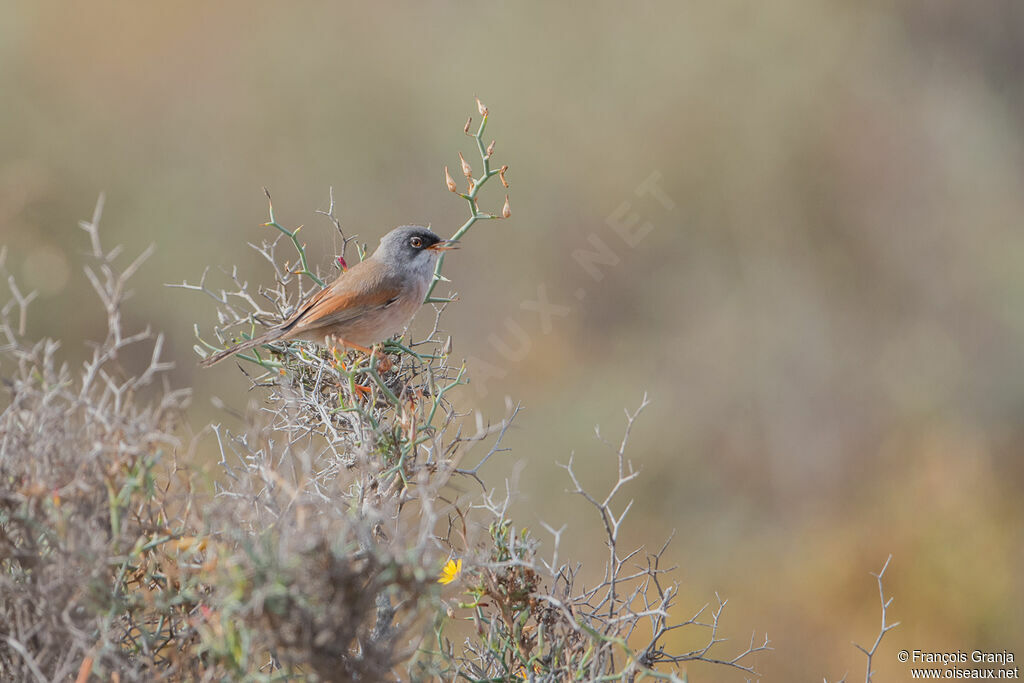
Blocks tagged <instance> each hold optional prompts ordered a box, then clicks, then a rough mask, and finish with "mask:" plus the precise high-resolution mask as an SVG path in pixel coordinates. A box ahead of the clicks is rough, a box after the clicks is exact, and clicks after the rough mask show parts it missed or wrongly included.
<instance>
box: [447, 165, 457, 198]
mask: <svg viewBox="0 0 1024 683" xmlns="http://www.w3.org/2000/svg"><path fill="white" fill-rule="evenodd" d="M444 184H445V185H447V186H448V191H449V192H458V191H459V190H458V188H456V187H455V180H454V179H453V178H452V174H451V173H449V172H448V167H447V166H445V167H444Z"/></svg>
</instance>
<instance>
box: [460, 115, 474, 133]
mask: <svg viewBox="0 0 1024 683" xmlns="http://www.w3.org/2000/svg"><path fill="white" fill-rule="evenodd" d="M471 123H473V117H472V116H470V117H469V118H467V119H466V127H465V128H463V129H462V132H463V133H465V134H466V135H469V124H471Z"/></svg>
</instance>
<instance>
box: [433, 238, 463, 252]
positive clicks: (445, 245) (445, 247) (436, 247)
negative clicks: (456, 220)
mask: <svg viewBox="0 0 1024 683" xmlns="http://www.w3.org/2000/svg"><path fill="white" fill-rule="evenodd" d="M458 248H459V243H458V242H453V241H451V240H445V241H444V242H438V243H437V244H431V245H430V246H429V247H427V250H428V251H450V250H452V249H458Z"/></svg>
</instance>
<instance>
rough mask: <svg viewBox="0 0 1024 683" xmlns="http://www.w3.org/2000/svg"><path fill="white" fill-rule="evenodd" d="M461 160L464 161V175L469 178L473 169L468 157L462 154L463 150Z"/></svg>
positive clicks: (460, 154)
mask: <svg viewBox="0 0 1024 683" xmlns="http://www.w3.org/2000/svg"><path fill="white" fill-rule="evenodd" d="M459 161H461V162H462V175H464V176H466V177H467V178H472V177H473V169H472V168H470V166H469V162H467V161H466V159H465V158H464V157H463V156H462V152H459Z"/></svg>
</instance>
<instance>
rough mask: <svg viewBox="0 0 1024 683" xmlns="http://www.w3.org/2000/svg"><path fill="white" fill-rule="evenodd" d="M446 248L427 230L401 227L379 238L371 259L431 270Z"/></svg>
mask: <svg viewBox="0 0 1024 683" xmlns="http://www.w3.org/2000/svg"><path fill="white" fill-rule="evenodd" d="M447 248H450V247H448V246H447V243H446V242H445V241H444V240H442V239H441V238H440V237H438V236H437V235H435V234H434V233H433V232H431V231H430V230H428V229H427V228H424V227H421V226H419V225H403V226H401V227H399V228H395V229H394V230H392V231H391V232H389V233H388V234H386V235H384V237H381V238H380V246H379V247H377V251H375V252H374V254H373V257H374V258H375V259H381V260H383V261H384V262H386V263H389V264H392V265H399V264H401V265H403V266H405V267H410V266H411V267H415V268H416V269H417V270H418V269H421V268H430V269H431V270H432V269H433V267H434V263H435V262H436V261H437V257H438V256H439V255H440V254H441V252H442V251H444V250H445V249H447Z"/></svg>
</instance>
